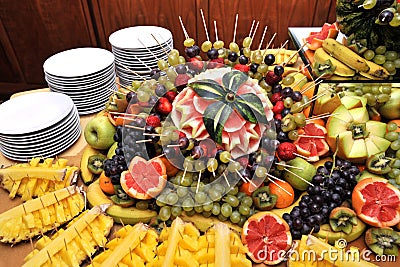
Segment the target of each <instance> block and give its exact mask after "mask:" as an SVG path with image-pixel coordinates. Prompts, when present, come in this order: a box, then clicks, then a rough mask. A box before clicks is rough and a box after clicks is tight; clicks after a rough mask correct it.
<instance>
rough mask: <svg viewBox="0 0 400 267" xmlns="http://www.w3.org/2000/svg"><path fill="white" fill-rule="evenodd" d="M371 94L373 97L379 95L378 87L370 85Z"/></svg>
mask: <svg viewBox="0 0 400 267" xmlns="http://www.w3.org/2000/svg"><path fill="white" fill-rule="evenodd" d="M371 93H372V94H374V95H379V94H380V93H381V90H380V86H379V85H372V86H371Z"/></svg>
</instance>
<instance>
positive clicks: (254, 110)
mask: <svg viewBox="0 0 400 267" xmlns="http://www.w3.org/2000/svg"><path fill="white" fill-rule="evenodd" d="M235 107H236V110H237V111H238V112H239V113H240V115H241V116H242V117H243V118H244V119H245V120H247V121H249V122H252V123H257V122H260V123H267V118H266V115H265V110H264V107H263V104H262V102H261V100H260V98H259V97H258V96H257V95H255V94H252V93H248V94H243V95H239V96H236V101H235Z"/></svg>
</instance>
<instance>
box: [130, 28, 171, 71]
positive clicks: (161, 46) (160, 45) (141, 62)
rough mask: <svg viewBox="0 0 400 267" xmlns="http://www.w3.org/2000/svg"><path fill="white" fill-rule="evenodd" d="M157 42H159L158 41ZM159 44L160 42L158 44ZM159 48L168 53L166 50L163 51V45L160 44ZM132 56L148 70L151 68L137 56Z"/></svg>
mask: <svg viewBox="0 0 400 267" xmlns="http://www.w3.org/2000/svg"><path fill="white" fill-rule="evenodd" d="M151 36H153V38H155V37H154V35H153V34H151ZM158 44H160V43H158ZM160 46H161V44H160ZM161 48H162V50H163V51H164V52H165V54H166V55H167V56H168V53H167V51H165V49H164V47H162V46H161ZM133 57H134V58H135V59H136V60H138V61H139V62H140V63H142V64H143V65H144V66H145V67H146V68H148V69H149V70H150V71H152V70H153V69H152V68H150V67H149V66H148V65H147V64H146V63H144V62H143V61H142V60H141V59H140V58H138V57H137V56H135V55H133Z"/></svg>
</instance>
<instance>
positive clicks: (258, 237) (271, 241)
mask: <svg viewBox="0 0 400 267" xmlns="http://www.w3.org/2000/svg"><path fill="white" fill-rule="evenodd" d="M242 242H243V244H244V245H245V246H246V248H247V250H248V252H247V255H248V256H249V257H250V258H251V259H252V260H253V261H254V262H256V263H260V262H264V263H265V264H268V265H274V264H278V263H280V262H281V261H283V260H284V257H283V256H284V254H285V252H286V251H288V250H289V248H290V247H291V245H292V235H291V234H290V229H289V225H288V224H287V223H286V222H285V221H284V220H283V219H282V218H281V217H279V216H278V215H276V214H274V213H273V212H269V211H264V212H259V213H256V214H254V215H252V216H251V217H250V218H248V219H247V221H246V222H245V223H244V225H243V231H242Z"/></svg>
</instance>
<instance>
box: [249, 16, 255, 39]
mask: <svg viewBox="0 0 400 267" xmlns="http://www.w3.org/2000/svg"><path fill="white" fill-rule="evenodd" d="M255 22H256V20H255V19H253V22H252V23H251V28H250V32H249V37H251V32H252V31H253V27H254V23H255Z"/></svg>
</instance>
